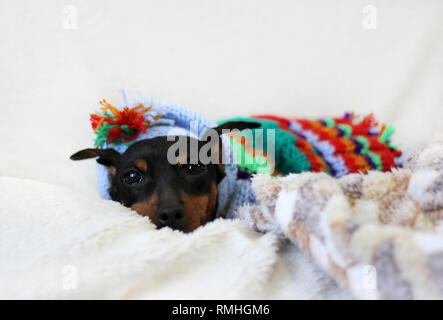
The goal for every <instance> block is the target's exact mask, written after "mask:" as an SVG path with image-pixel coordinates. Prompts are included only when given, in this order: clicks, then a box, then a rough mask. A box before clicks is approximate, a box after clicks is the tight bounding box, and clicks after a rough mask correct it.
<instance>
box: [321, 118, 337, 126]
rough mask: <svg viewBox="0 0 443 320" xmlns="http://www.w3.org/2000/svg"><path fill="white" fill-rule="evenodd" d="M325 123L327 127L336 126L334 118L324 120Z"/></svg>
mask: <svg viewBox="0 0 443 320" xmlns="http://www.w3.org/2000/svg"><path fill="white" fill-rule="evenodd" d="M323 121H324V122H325V123H326V126H327V127H333V126H335V121H334V119H332V118H324V119H323Z"/></svg>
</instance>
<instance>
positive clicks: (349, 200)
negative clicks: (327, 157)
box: [238, 136, 443, 299]
mask: <svg viewBox="0 0 443 320" xmlns="http://www.w3.org/2000/svg"><path fill="white" fill-rule="evenodd" d="M253 189H254V190H255V192H256V194H257V197H258V198H259V200H260V205H257V206H253V207H251V206H249V207H247V206H245V207H242V208H240V209H239V210H238V215H239V216H240V217H242V218H243V219H245V220H247V221H249V223H250V225H251V226H253V227H254V228H255V229H256V230H259V231H263V232H265V231H270V230H278V231H279V232H281V233H282V234H283V235H284V236H285V237H287V238H288V239H290V240H291V241H292V242H293V243H294V244H295V245H297V246H298V247H299V248H301V249H302V251H303V252H304V253H305V254H307V255H308V256H310V257H312V258H313V260H314V261H315V262H316V263H317V264H318V265H320V266H322V267H323V268H324V269H325V270H327V271H328V272H329V273H330V274H331V275H333V277H334V279H335V280H337V282H339V283H340V284H341V285H343V286H345V287H347V288H349V289H350V291H351V292H352V293H353V294H354V295H355V297H357V298H366V299H369V298H370V299H373V298H379V299H430V298H431V299H436V298H438V299H441V298H442V297H443V230H442V229H441V227H440V223H441V219H442V218H443V136H442V137H440V139H437V140H436V141H434V142H433V143H431V144H429V145H428V146H427V147H426V148H424V149H423V150H421V151H418V152H416V153H414V154H412V155H410V157H409V158H408V159H407V162H406V168H405V169H394V170H393V171H392V172H388V173H382V172H377V171H371V172H370V173H369V174H367V175H363V174H349V175H346V176H343V177H342V178H340V179H334V178H332V177H331V176H329V175H326V174H324V173H302V174H297V175H294V174H292V175H289V176H286V177H283V178H272V177H270V176H267V175H257V176H256V177H255V178H254V179H253Z"/></svg>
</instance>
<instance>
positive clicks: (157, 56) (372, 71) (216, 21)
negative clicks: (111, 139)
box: [0, 0, 443, 184]
mask: <svg viewBox="0 0 443 320" xmlns="http://www.w3.org/2000/svg"><path fill="white" fill-rule="evenodd" d="M367 5H372V6H374V7H375V8H376V23H377V24H376V29H366V28H365V27H364V21H365V17H366V18H367V14H365V13H364V8H365V6H367ZM0 30H2V31H0V43H1V50H0V57H1V59H0V92H1V98H0V106H1V113H0V147H1V150H2V158H3V161H2V162H1V163H2V166H1V167H0V174H3V175H12V176H22V177H23V176H24V177H26V178H32V177H38V178H42V179H44V180H45V179H46V180H50V181H51V182H57V183H64V182H65V180H64V179H63V174H64V171H65V170H66V166H69V165H70V164H69V161H68V160H67V158H68V156H69V155H70V154H71V153H72V152H74V151H77V150H78V149H80V148H85V147H90V146H92V139H93V133H92V131H91V128H90V125H89V113H90V112H93V111H96V110H97V109H98V107H99V105H98V101H99V100H101V99H102V98H106V99H107V100H108V101H109V102H111V103H114V104H117V105H118V104H120V103H121V102H122V100H121V96H120V94H119V89H120V88H123V89H126V90H127V92H128V95H129V96H131V94H132V91H131V90H132V89H138V90H140V91H141V92H142V93H143V94H144V95H145V96H147V97H151V96H152V97H155V98H157V99H161V100H166V101H170V102H176V103H179V104H182V105H185V106H187V107H189V108H191V109H193V110H196V111H198V112H200V113H202V114H203V115H205V116H206V117H208V118H210V119H212V120H217V119H221V118H224V117H230V116H237V115H250V114H253V113H264V112H269V113H276V114H281V115H284V116H294V117H321V116H340V115H342V114H343V112H344V111H346V110H349V111H355V112H357V113H362V114H367V113H369V112H375V115H376V116H377V117H378V118H379V119H381V120H383V121H385V122H391V123H393V124H394V125H395V127H396V128H397V133H396V138H395V142H397V143H402V144H403V146H404V148H406V149H407V150H408V149H410V148H415V147H417V146H419V145H420V144H423V143H425V142H426V141H428V140H429V139H431V138H432V136H433V135H434V133H435V132H437V131H438V130H442V129H443V90H442V87H443V2H442V1H438V0H435V1H432V0H427V1H405V0H402V1H392V0H390V1H360V0H349V1H318V0H310V1H300V0H298V1H294V0H291V1H282V0H278V1H263V0H256V1H233V0H225V1H203V0H197V1H195V0H193V1H179V0H166V1H135V0H129V1H116V0H113V1H111V0H108V1H96V0H92V1H91V0H87V1H86V0H85V1H79V0H72V1H48V0H42V1H23V0H21V1H12V0H9V1H1V3H0ZM36 162H39V163H41V164H47V165H48V168H47V169H46V170H43V169H40V170H39V172H38V173H36V172H34V171H35V170H33V169H32V168H33V167H35V163H36ZM51 162H53V163H52V164H51ZM89 167H90V168H91V169H90V172H91V174H92V170H93V168H92V166H88V168H89ZM40 172H41V174H40ZM69 183H70V184H72V182H69Z"/></svg>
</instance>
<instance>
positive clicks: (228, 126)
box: [212, 121, 261, 135]
mask: <svg viewBox="0 0 443 320" xmlns="http://www.w3.org/2000/svg"><path fill="white" fill-rule="evenodd" d="M260 126H261V124H260V123H259V122H252V121H229V122H225V123H223V124H221V125H219V126H217V127H215V128H212V130H215V131H216V132H217V133H218V134H219V135H221V134H223V130H235V129H237V130H239V131H241V130H244V129H257V128H259V127H260Z"/></svg>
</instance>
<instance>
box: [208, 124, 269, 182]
mask: <svg viewBox="0 0 443 320" xmlns="http://www.w3.org/2000/svg"><path fill="white" fill-rule="evenodd" d="M260 126H261V124H260V123H259V122H249V121H229V122H226V123H223V124H221V125H219V126H217V127H215V128H211V129H208V130H207V131H206V132H205V133H204V134H203V139H204V140H205V141H207V139H208V137H211V140H210V141H211V142H212V143H211V144H210V151H209V152H210V154H211V157H212V159H216V160H218V162H217V163H218V166H217V183H219V182H220V181H221V180H222V179H223V178H224V177H225V176H226V174H225V165H224V163H223V152H222V150H223V145H222V139H220V136H221V135H222V134H224V133H227V132H223V131H226V130H228V131H231V130H239V131H241V130H244V129H256V128H259V127H260ZM212 139H214V140H212ZM217 141H218V143H217Z"/></svg>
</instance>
